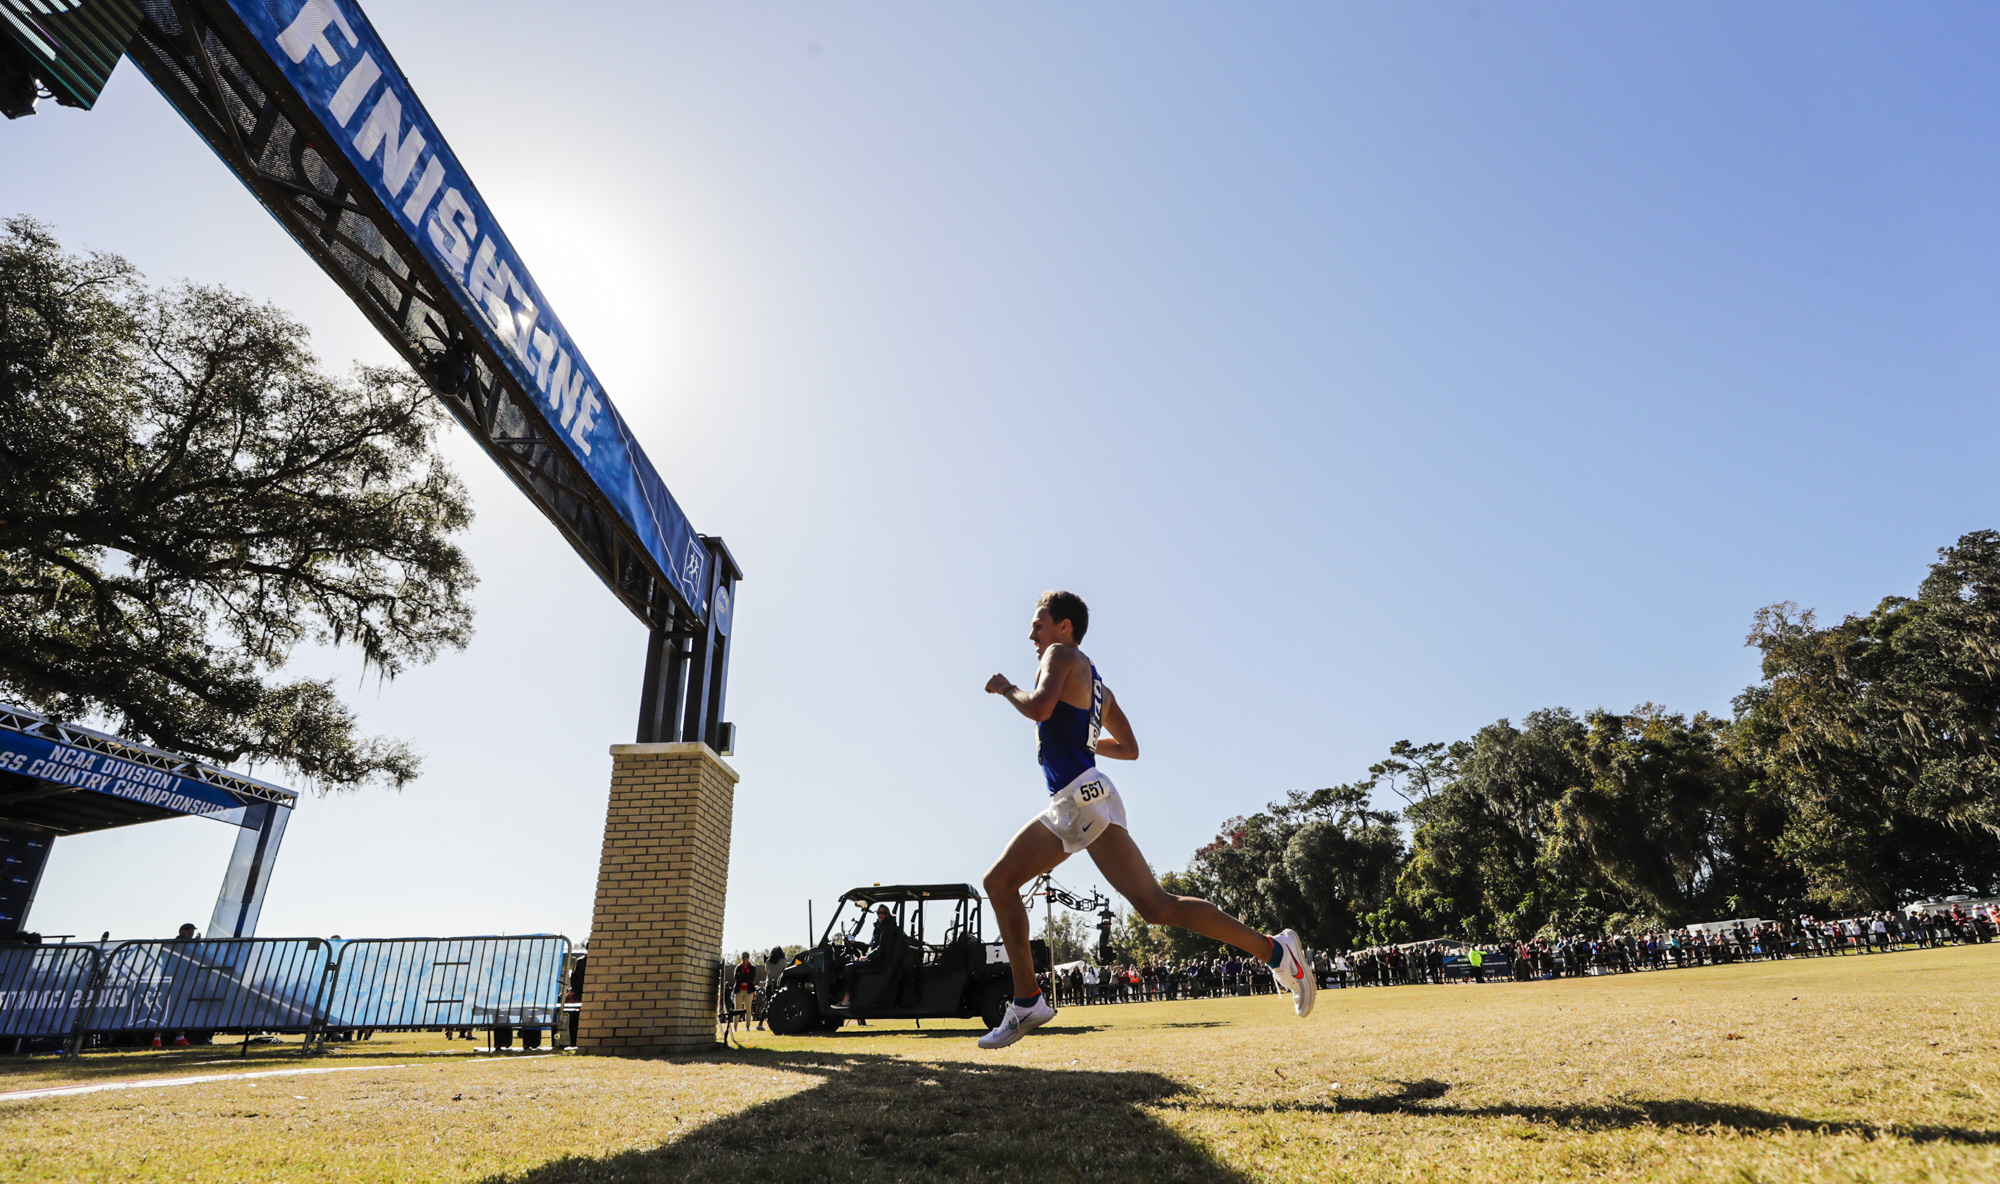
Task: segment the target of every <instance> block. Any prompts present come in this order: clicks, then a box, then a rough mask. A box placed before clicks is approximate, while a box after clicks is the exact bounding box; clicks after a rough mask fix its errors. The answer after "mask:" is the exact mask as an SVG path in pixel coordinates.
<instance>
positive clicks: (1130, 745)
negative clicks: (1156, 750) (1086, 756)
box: [1097, 687, 1139, 761]
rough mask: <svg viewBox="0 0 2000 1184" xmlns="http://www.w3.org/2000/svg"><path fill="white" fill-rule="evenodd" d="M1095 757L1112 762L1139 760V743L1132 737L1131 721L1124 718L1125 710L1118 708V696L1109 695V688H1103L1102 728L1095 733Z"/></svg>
mask: <svg viewBox="0 0 2000 1184" xmlns="http://www.w3.org/2000/svg"><path fill="white" fill-rule="evenodd" d="M1097 755H1099V756H1103V757H1110V758H1111V759H1112V760H1114V761H1136V760H1138V759H1139V741H1138V740H1136V739H1135V738H1133V736H1132V721H1131V720H1129V719H1126V718H1125V709H1124V708H1122V707H1120V706H1118V696H1116V695H1114V694H1112V693H1111V688H1110V687H1106V688H1104V726H1103V728H1101V729H1099V731H1098V733H1097Z"/></svg>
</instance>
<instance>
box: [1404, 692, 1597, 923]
mask: <svg viewBox="0 0 2000 1184" xmlns="http://www.w3.org/2000/svg"><path fill="white" fill-rule="evenodd" d="M1586 736H1587V731H1586V729H1585V727H1584V725H1583V724H1582V723H1581V722H1579V721H1578V720H1577V718H1576V717H1575V716H1574V715H1572V714H1570V713H1569V712H1567V711H1564V710H1561V709H1560V708H1558V709H1554V710H1548V711H1537V712H1534V713H1532V714H1530V715H1529V716H1528V718H1527V720H1526V721H1525V726H1524V727H1520V728H1516V727H1515V726H1514V725H1513V724H1512V723H1510V722H1509V721H1507V720H1504V719H1503V720H1500V721H1498V722H1496V723H1493V724H1489V725H1487V726H1486V727H1484V728H1481V729H1480V730H1479V733H1478V734H1477V735H1475V736H1474V737H1473V738H1472V740H1471V741H1470V742H1463V741H1461V742H1460V743H1458V744H1455V745H1452V746H1451V747H1450V748H1449V749H1444V748H1442V747H1441V746H1438V745H1430V746H1426V747H1427V748H1428V749H1429V750H1432V751H1434V752H1436V753H1437V756H1435V757H1434V758H1433V762H1432V763H1433V765H1434V767H1433V768H1431V769H1429V770H1427V771H1426V772H1425V773H1424V775H1423V777H1422V779H1421V782H1420V784H1422V785H1423V786H1424V790H1423V792H1422V794H1421V796H1419V797H1417V798H1416V800H1415V801H1413V802H1412V804H1411V806H1410V808H1409V810H1408V811H1406V812H1405V817H1406V818H1407V819H1408V821H1409V823H1410V827H1411V852H1410V861H1409V864H1408V866H1407V867H1406V868H1404V869H1403V872H1402V875H1401V877H1400V879H1399V881H1398V898H1399V902H1400V903H1401V904H1402V905H1403V906H1404V907H1405V908H1406V910H1407V911H1408V912H1409V913H1411V914H1413V915H1414V916H1415V917H1417V918H1421V920H1422V922H1423V924H1422V925H1421V926H1420V928H1421V929H1422V930H1424V931H1425V932H1424V935H1425V936H1452V937H1461V938H1465V939H1468V940H1475V941H1492V940H1496V939H1505V938H1513V939H1519V938H1524V937H1528V936H1531V935H1533V934H1534V933H1536V932H1537V931H1538V930H1540V929H1542V928H1543V927H1544V926H1545V925H1548V924H1550V923H1551V922H1552V921H1553V922H1555V923H1557V924H1558V925H1577V924H1592V925H1594V924H1597V923H1600V919H1601V916H1602V914H1603V913H1604V912H1605V907H1606V905H1607V903H1609V902H1607V901H1605V900H1604V899H1603V898H1602V894H1601V892H1598V891H1595V890H1594V889H1595V888H1596V885H1595V884H1593V883H1591V882H1589V880H1588V878H1587V869H1585V868H1582V867H1579V866H1578V865H1577V864H1576V862H1575V861H1574V860H1565V859H1562V858H1560V857H1557V856H1555V855H1554V853H1552V852H1549V851H1548V850H1547V846H1548V841H1549V839H1550V837H1551V836H1552V835H1553V834H1554V832H1555V829H1556V825H1557V817H1556V803H1557V802H1559V801H1560V800H1561V799H1562V797H1563V795H1564V794H1565V793H1568V792H1569V791H1570V790H1571V789H1573V788H1575V787H1577V786H1579V785H1583V784H1586V783H1587V782H1588V780H1589V770H1588V765H1587V764H1586V762H1585V759H1584V749H1585V740H1586ZM1398 748H1401V749H1404V750H1406V751H1409V750H1410V748H1409V746H1408V744H1407V742H1405V743H1404V744H1401V745H1398ZM1395 759H1396V757H1395V754H1394V753H1393V752H1392V754H1391V760H1392V761H1394V760H1395ZM1385 763H1386V762H1385ZM1376 767H1377V768H1382V767H1383V766H1380V765H1378V766H1376ZM1392 771H1393V769H1392Z"/></svg>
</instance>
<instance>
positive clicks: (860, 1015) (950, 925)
mask: <svg viewBox="0 0 2000 1184" xmlns="http://www.w3.org/2000/svg"><path fill="white" fill-rule="evenodd" d="M983 903H984V902H983V901H982V900H981V899H980V896H979V892H978V890H977V889H975V888H973V887H972V885H970V884H877V885H875V886H874V887H872V888H855V889H851V890H849V891H848V892H846V893H845V894H843V895H842V896H841V898H840V904H839V906H838V907H836V908H835V909H834V912H833V917H832V919H831V920H829V921H828V922H827V925H826V932H825V933H824V934H823V935H822V936H821V938H820V942H819V944H818V945H816V946H814V947H812V948H811V949H809V950H807V951H805V952H804V953H802V954H800V955H799V956H798V957H797V958H794V959H792V964H791V965H790V966H787V967H786V968H785V970H784V973H783V974H782V975H780V976H779V979H778V990H777V992H776V993H775V994H773V995H772V996H771V1001H770V1004H769V1005H768V1008H767V1011H766V1014H767V1015H768V1016H769V1018H770V1024H771V1030H772V1031H773V1032H776V1033H778V1034H779V1035H781V1036H796V1035H799V1034H801V1033H808V1032H832V1031H836V1030H838V1029H839V1027H840V1026H841V1025H842V1024H844V1023H846V1022H847V1021H848V1020H851V1019H867V1020H872V1019H891V1020H908V1019H924V1020H928V1019H968V1018H971V1017H973V1016H978V1017H979V1018H980V1019H982V1020H984V1021H985V1023H986V1025H987V1026H988V1027H998V1026H999V1024H1000V1019H1001V1016H1002V1014H1003V1013H1004V1012H1005V1011H1006V1010H1007V1000H1008V999H1009V998H1010V997H1011V996H1012V995H1013V993H1014V978H1013V971H1012V969H1011V968H1010V967H1009V966H1008V964H1007V951H1006V949H1005V948H1004V947H1002V946H1001V945H1000V944H999V943H998V942H995V943H992V944H988V943H987V941H986V939H985V935H984V934H983V932H982V931H981V923H982V921H983V920H984V917H983V911H982V905H983ZM877 905H887V906H888V908H889V912H890V914H891V915H892V916H893V917H894V918H895V920H896V928H897V930H898V932H897V933H895V934H892V935H891V936H890V937H889V939H888V941H887V942H886V943H885V949H884V950H883V951H882V952H881V954H880V956H879V957H878V958H877V959H876V960H875V961H874V962H871V963H868V964H866V965H863V966H862V967H861V968H860V971H859V973H858V974H857V975H856V977H855V980H854V998H853V1001H852V1002H851V1003H850V1004H849V1005H848V1006H846V1007H841V1006H839V1003H840V999H841V995H842V993H843V991H844V990H845V989H846V985H845V980H846V969H847V964H848V963H849V962H855V961H860V960H862V959H864V958H865V957H866V956H867V953H868V942H867V937H868V930H869V927H870V926H871V924H872V923H873V921H874V917H875V906H877ZM1033 949H1034V959H1035V969H1037V970H1046V969H1048V947H1047V946H1046V945H1045V944H1044V943H1043V942H1041V941H1039V940H1038V941H1036V942H1034V943H1033Z"/></svg>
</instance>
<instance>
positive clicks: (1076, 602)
mask: <svg viewBox="0 0 2000 1184" xmlns="http://www.w3.org/2000/svg"><path fill="white" fill-rule="evenodd" d="M1035 607H1036V608H1045V609H1047V610H1049V620H1051V621H1068V622H1069V623H1070V627H1071V629H1072V630H1073V632H1072V634H1071V636H1073V637H1075V638H1076V639H1077V640H1078V641H1082V640H1083V634H1084V631H1085V630H1087V629H1089V628H1090V606H1089V605H1087V604H1085V603H1084V602H1083V597H1081V596H1078V595H1077V594H1076V593H1074V592H1056V591H1048V592H1044V593H1042V598H1041V599H1040V600H1037V601H1036V602H1035Z"/></svg>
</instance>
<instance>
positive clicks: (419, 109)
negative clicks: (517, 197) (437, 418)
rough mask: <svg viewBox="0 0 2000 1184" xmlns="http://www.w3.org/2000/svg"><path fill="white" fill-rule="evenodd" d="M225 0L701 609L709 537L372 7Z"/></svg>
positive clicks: (329, 1)
mask: <svg viewBox="0 0 2000 1184" xmlns="http://www.w3.org/2000/svg"><path fill="white" fill-rule="evenodd" d="M229 4H230V7H232V8H233V9H235V11H236V13H237V15H238V16H240V17H241V18H242V19H243V22H244V24H245V25H246V26H248V28H249V30H250V32H251V34H252V36H253V37H255V39H256V41H257V43H258V44H259V45H260V46H261V47H262V48H263V49H264V52H266V53H268V54H269V55H270V56H271V59H272V60H273V61H274V62H275V63H276V64H277V66H278V68H279V69H280V70H282V71H283V72H284V75H285V77H286V78H287V79H289V80H290V81H291V84H292V85H293V86H294V87H296V88H297V90H298V92H299V95H300V96H301V97H302V98H303V99H304V100H305V103H306V105H307V106H308V107H310V108H311V109H312V112H313V114H314V115H315V116H316V117H317V118H318V119H319V121H320V123H321V124H322V125H323V127H324V133H325V140H324V141H323V140H322V139H321V137H320V136H319V135H313V136H312V137H311V139H312V141H313V142H314V143H315V144H316V145H317V144H319V143H322V142H325V141H331V142H332V143H334V144H337V145H339V147H340V151H341V152H343V153H345V154H346V156H347V159H348V161H349V162H350V163H351V164H353V165H354V167H355V168H356V169H358V170H359V171H360V173H361V175H362V176H363V177H364V178H366V179H367V182H368V185H369V187H370V188H371V189H372V190H373V191H374V193H375V196H376V197H377V198H379V199H381V201H382V203H383V204H384V205H385V206H386V207H387V208H389V209H390V210H392V211H394V214H395V217H396V218H397V219H398V221H400V222H401V224H402V228H403V230H404V231H405V232H406V233H407V234H408V235H409V236H410V238H411V240H412V241H414V242H415V243H416V244H417V248H418V250H420V251H421V252H423V254H424V257H425V259H426V261H427V262H428V263H429V264H430V267H431V269H432V270H434V271H435V272H436V273H437V274H438V275H439V276H441V277H445V278H446V279H447V280H448V281H449V283H448V285H447V286H448V287H449V288H450V290H451V294H452V296H453V297H454V298H455V299H456V300H457V301H458V303H459V306H460V307H461V308H462V309H464V310H465V312H467V313H468V314H470V316H471V317H472V319H473V320H474V321H475V322H476V323H478V324H480V325H481V326H483V327H484V328H485V330H486V337H487V340H488V341H489V342H490V343H491V344H492V345H493V348H494V350H495V352H496V353H498V354H499V356H500V357H501V358H502V359H503V360H504V361H505V363H506V365H507V368H508V370H509V372H510V373H511V374H512V376H513V378H514V380H515V382H517V383H518V384H519V385H520V387H521V389H522V390H524V391H529V392H532V395H533V397H534V399H535V400H536V401H537V403H538V404H539V405H540V407H541V410H542V413H543V415H544V416H545V417H546V418H547V419H548V421H549V424H550V425H551V426H552V427H553V428H554V429H555V434H556V435H557V436H558V437H560V438H561V440H562V443H563V445H564V446H565V447H566V448H568V449H569V451H570V454H571V455H573V456H574V457H575V458H576V459H577V462H578V463H579V464H581V465H582V466H583V468H584V471H585V472H587V473H588V474H589V475H590V479H591V481H592V482H593V483H594V484H595V485H596V486H597V488H598V489H599V490H600V491H601V492H602V493H603V495H604V497H605V499H606V500H607V501H609V502H610V504H611V506H612V507H613V509H614V511H615V512H616V514H617V515H618V517H619V519H620V520H622V521H623V522H624V523H625V524H626V526H628V527H629V528H630V529H631V530H632V532H633V534H634V535H635V536H636V537H637V538H638V541H639V543H640V544H641V545H642V546H643V547H644V548H645V549H646V551H647V552H648V553H649V554H651V555H652V557H653V559H654V561H655V562H657V563H658V564H659V566H660V570H661V571H662V572H664V573H665V574H666V576H667V577H668V579H670V580H672V581H673V582H675V583H676V584H677V585H678V586H679V588H680V592H681V594H682V596H683V597H685V598H686V600H687V603H688V605H689V606H690V607H692V608H693V609H694V610H695V612H696V613H698V614H700V615H701V616H702V617H703V618H706V617H707V615H708V605H707V599H708V589H709V578H708V562H709V558H708V552H707V549H706V548H705V547H703V546H702V543H701V540H700V539H699V538H698V537H697V536H696V534H695V531H694V528H693V527H692V526H690V525H689V524H688V520H687V516H686V515H685V514H683V513H681V509H680V506H678V505H677V504H675V502H674V499H673V496H672V495H671V494H669V493H668V492H667V487H666V484H665V483H664V482H662V481H661V480H660V475H659V473H658V472H656V471H655V470H654V468H653V465H652V462H651V461H649V460H647V459H646V454H645V451H644V450H643V449H641V448H640V447H639V442H638V441H637V440H635V439H634V438H633V436H632V431H631V429H630V428H629V427H627V426H626V424H625V420H624V418H623V417H622V416H620V415H619V414H618V411H617V409H616V408H614V407H612V405H611V401H610V399H609V398H607V397H606V396H605V394H604V392H603V388H602V387H601V386H600V384H599V383H598V381H597V376H596V375H594V374H593V373H591V370H590V366H589V365H588V364H587V363H586V362H585V361H584V360H583V353H582V351H580V350H578V349H577V348H576V344H575V343H574V342H573V341H571V340H570V337H569V334H568V333H567V332H566V331H564V329H563V327H562V322H561V321H559V320H557V319H556V315H555V312H554V311H553V310H552V309H550V307H549V302H548V300H547V299H546V298H545V297H544V296H543V295H542V292H541V289H540V288H538V287H536V286H535V281H534V278H533V277H532V276H530V275H529V274H528V269H527V267H526V266H525V265H524V264H523V263H522V262H521V258H520V256H519V255H517V254H515V252H514V248H513V247H512V246H511V245H509V244H508V242H507V237H506V235H504V234H502V233H501V232H500V224H499V222H498V220H496V219H495V218H494V217H493V214H492V212H491V211H490V210H488V209H487V208H486V203H485V202H484V201H482V200H481V199H480V197H479V191H478V190H477V189H476V188H474V186H473V184H472V179H471V178H470V177H469V176H467V175H466V172H465V169H464V168H463V167H461V166H460V165H459V163H458V158H457V157H455V156H453V155H452V152H451V149H450V148H449V147H448V146H446V144H445V142H444V137H443V136H442V135H441V134H439V132H438V129H437V125H436V124H434V123H432V122H431V118H430V115H429V114H428V113H426V112H425V111H424V108H423V104H422V103H420V102H418V101H417V96H416V92H415V91H414V90H412V89H411V87H410V83H409V80H408V79H407V78H405V77H403V73H402V71H401V70H399V69H398V68H397V67H396V63H395V60H394V59H393V58H391V57H390V56H389V51H388V50H387V49H385V48H384V47H383V45H382V40H381V38H380V37H378V36H376V34H375V29H374V27H373V26H371V25H370V24H369V23H368V18H367V17H365V16H363V15H362V13H361V10H360V8H359V7H357V6H356V5H355V4H353V3H352V2H351V0H229ZM523 84H524V85H525V84H527V80H523ZM302 130H304V129H302Z"/></svg>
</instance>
